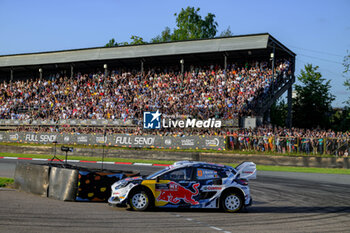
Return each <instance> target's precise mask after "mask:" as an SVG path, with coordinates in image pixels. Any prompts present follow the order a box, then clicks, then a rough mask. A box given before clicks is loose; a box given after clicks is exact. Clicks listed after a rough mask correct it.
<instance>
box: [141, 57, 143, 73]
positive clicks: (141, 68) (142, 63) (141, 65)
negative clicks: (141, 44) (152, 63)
mask: <svg viewBox="0 0 350 233" xmlns="http://www.w3.org/2000/svg"><path fill="white" fill-rule="evenodd" d="M141 76H143V59H141Z"/></svg>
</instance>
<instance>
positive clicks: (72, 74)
mask: <svg viewBox="0 0 350 233" xmlns="http://www.w3.org/2000/svg"><path fill="white" fill-rule="evenodd" d="M73 76H74V66H73V64H71V65H70V77H71V78H73Z"/></svg>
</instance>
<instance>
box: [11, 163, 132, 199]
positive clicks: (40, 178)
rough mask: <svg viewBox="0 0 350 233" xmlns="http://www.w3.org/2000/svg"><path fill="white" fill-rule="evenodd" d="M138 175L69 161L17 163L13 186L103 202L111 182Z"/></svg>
mask: <svg viewBox="0 0 350 233" xmlns="http://www.w3.org/2000/svg"><path fill="white" fill-rule="evenodd" d="M138 175H139V173H135V172H131V171H112V170H103V171H99V170H96V169H88V168H84V167H77V166H70V165H68V164H66V165H62V164H49V165H37V164H24V163H18V164H17V166H16V171H15V187H16V188H18V189H19V190H21V191H25V192H28V193H33V194H37V195H40V196H43V197H49V198H53V199H57V200H62V201H89V202H106V201H107V199H108V198H109V196H110V194H111V185H112V184H113V183H114V182H116V181H118V180H120V179H123V178H126V177H132V176H138Z"/></svg>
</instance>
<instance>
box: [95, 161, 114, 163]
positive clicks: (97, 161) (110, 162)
mask: <svg viewBox="0 0 350 233" xmlns="http://www.w3.org/2000/svg"><path fill="white" fill-rule="evenodd" d="M97 163H102V161H97ZM103 164H114V162H103Z"/></svg>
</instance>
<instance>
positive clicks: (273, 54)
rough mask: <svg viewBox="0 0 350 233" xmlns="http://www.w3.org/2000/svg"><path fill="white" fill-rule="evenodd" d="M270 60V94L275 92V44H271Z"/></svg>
mask: <svg viewBox="0 0 350 233" xmlns="http://www.w3.org/2000/svg"><path fill="white" fill-rule="evenodd" d="M270 56H271V61H272V83H271V84H272V85H271V89H272V95H274V94H275V44H273V48H272V53H271V55H270Z"/></svg>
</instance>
